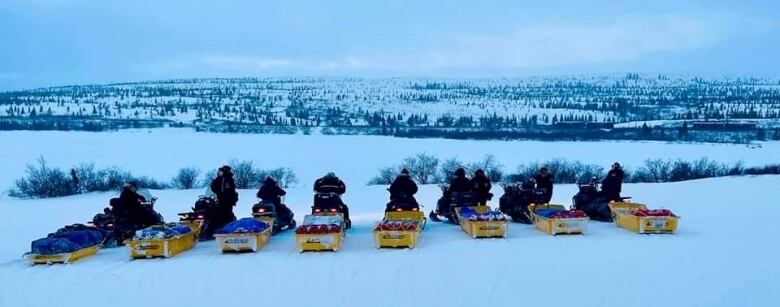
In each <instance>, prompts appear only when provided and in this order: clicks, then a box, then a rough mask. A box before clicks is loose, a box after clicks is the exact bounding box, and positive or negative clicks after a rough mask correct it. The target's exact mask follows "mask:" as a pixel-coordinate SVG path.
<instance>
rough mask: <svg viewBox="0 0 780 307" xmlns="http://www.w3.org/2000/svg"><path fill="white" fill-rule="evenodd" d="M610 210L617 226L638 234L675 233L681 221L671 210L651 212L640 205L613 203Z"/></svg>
mask: <svg viewBox="0 0 780 307" xmlns="http://www.w3.org/2000/svg"><path fill="white" fill-rule="evenodd" d="M609 208H610V209H611V211H612V213H613V214H614V219H615V224H617V225H618V226H619V227H621V228H625V229H627V230H629V231H632V232H636V233H645V234H649V233H674V232H675V231H676V230H677V224H678V222H679V220H680V217H679V216H677V215H675V214H674V213H672V211H670V210H667V209H657V210H650V209H647V206H645V205H643V204H638V203H630V202H612V203H610V204H609Z"/></svg>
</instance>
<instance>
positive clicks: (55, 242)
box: [31, 230, 103, 255]
mask: <svg viewBox="0 0 780 307" xmlns="http://www.w3.org/2000/svg"><path fill="white" fill-rule="evenodd" d="M102 241H103V234H102V233H101V232H99V231H96V230H76V231H68V232H62V233H56V234H51V235H49V236H48V237H46V238H43V239H38V240H35V241H33V242H32V246H31V252H32V253H33V254H41V255H53V254H61V253H70V252H74V251H77V250H79V249H82V248H85V247H90V246H95V245H98V244H100V243H101V242H102Z"/></svg>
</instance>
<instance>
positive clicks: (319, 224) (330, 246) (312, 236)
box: [295, 211, 346, 253]
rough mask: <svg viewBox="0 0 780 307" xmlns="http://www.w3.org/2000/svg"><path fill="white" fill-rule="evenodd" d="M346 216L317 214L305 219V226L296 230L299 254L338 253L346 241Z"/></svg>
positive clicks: (329, 213)
mask: <svg viewBox="0 0 780 307" xmlns="http://www.w3.org/2000/svg"><path fill="white" fill-rule="evenodd" d="M345 232H346V226H345V223H344V216H343V215H342V214H341V213H338V212H335V211H334V212H316V213H314V214H312V215H307V216H305V217H304V218H303V225H301V226H298V228H296V229H295V241H296V242H297V246H298V251H299V252H301V253H302V252H307V251H334V252H335V251H338V250H339V249H340V248H341V241H342V240H343V239H344V236H345Z"/></svg>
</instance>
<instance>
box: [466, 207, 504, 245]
mask: <svg viewBox="0 0 780 307" xmlns="http://www.w3.org/2000/svg"><path fill="white" fill-rule="evenodd" d="M455 211H456V213H457V216H458V221H459V224H460V228H461V229H463V231H464V232H466V234H468V235H469V236H471V237H472V238H474V239H476V238H503V237H505V236H506V231H507V219H506V216H505V215H504V214H503V213H501V212H500V211H498V210H496V211H492V210H491V209H490V206H465V207H457V208H455Z"/></svg>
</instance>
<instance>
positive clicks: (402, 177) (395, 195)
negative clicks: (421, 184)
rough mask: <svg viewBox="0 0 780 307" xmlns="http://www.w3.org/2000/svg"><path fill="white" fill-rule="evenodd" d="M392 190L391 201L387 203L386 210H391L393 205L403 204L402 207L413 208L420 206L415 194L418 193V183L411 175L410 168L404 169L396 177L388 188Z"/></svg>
mask: <svg viewBox="0 0 780 307" xmlns="http://www.w3.org/2000/svg"><path fill="white" fill-rule="evenodd" d="M388 191H390V202H389V203H387V207H386V208H385V211H386V212H387V211H391V209H392V207H393V205H396V204H397V205H402V206H404V207H409V208H402V209H411V208H414V207H417V208H419V207H418V205H417V200H416V199H415V198H414V194H417V184H416V183H415V182H414V180H412V177H411V176H409V170H407V169H403V170H401V173H400V174H399V175H398V177H395V180H393V183H392V184H391V185H390V188H388Z"/></svg>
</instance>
